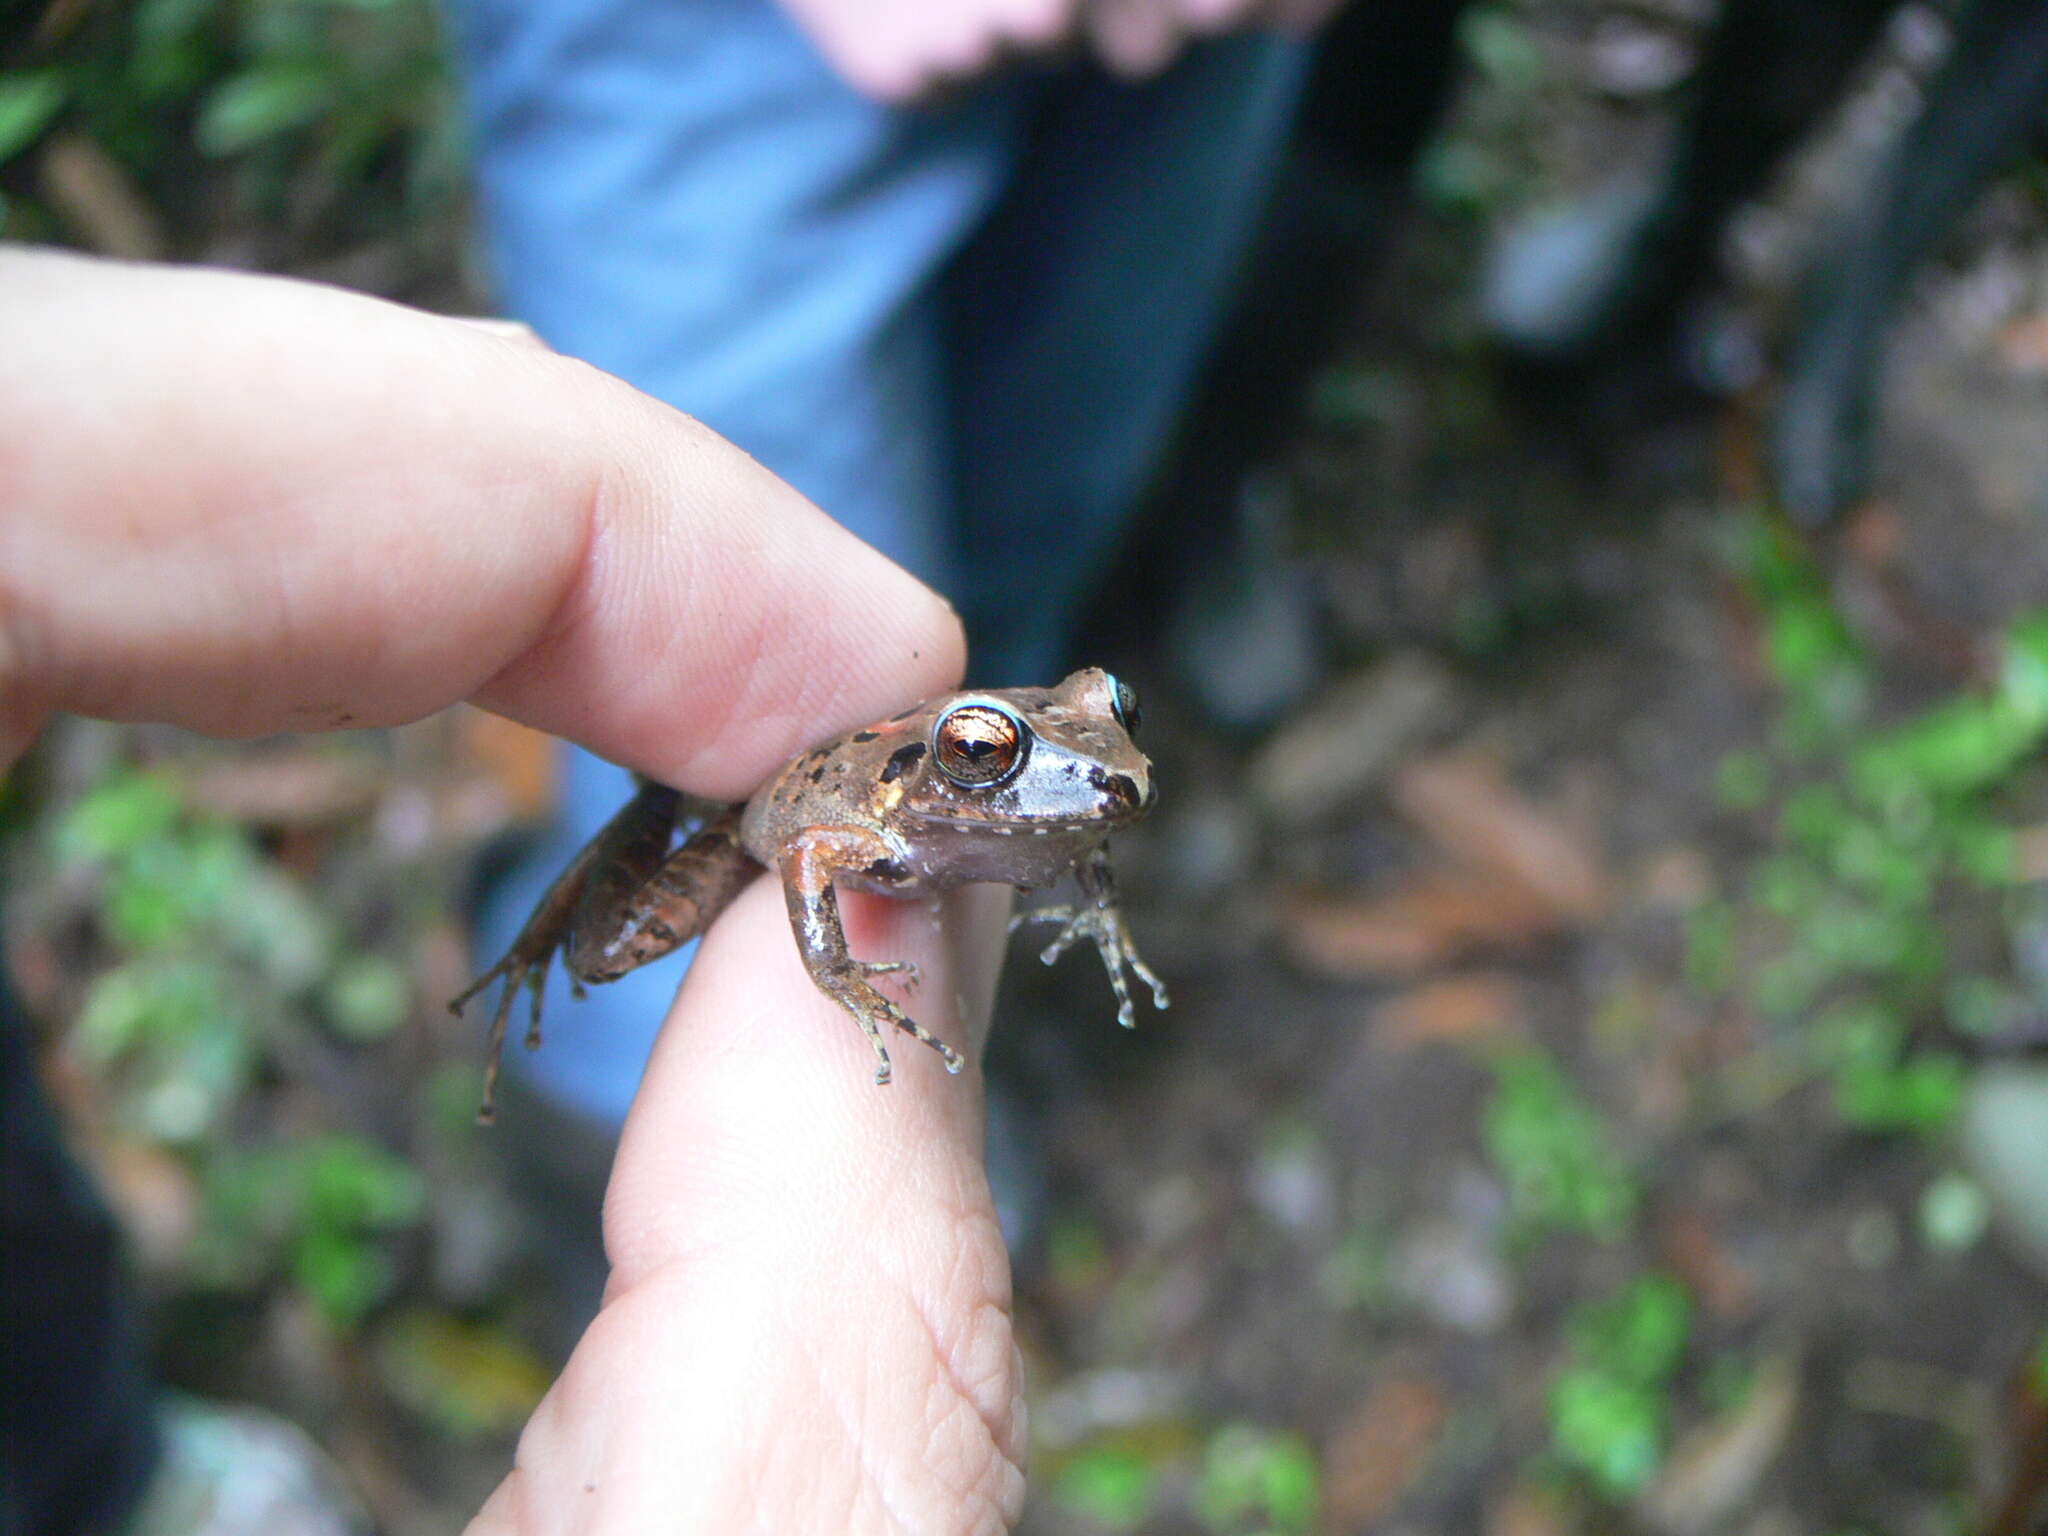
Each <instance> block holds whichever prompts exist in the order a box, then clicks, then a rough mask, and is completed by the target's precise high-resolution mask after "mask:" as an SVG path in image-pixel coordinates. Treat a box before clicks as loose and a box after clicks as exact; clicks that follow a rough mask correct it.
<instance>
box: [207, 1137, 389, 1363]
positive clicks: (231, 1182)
mask: <svg viewBox="0 0 2048 1536" xmlns="http://www.w3.org/2000/svg"><path fill="white" fill-rule="evenodd" d="M203 1187H204V1193H205V1222H204V1225H203V1228H202V1230H201V1232H200V1234H199V1238H198V1244H197V1246H198V1253H197V1264H196V1268H197V1269H198V1271H199V1273H200V1274H201V1275H202V1277H204V1278H206V1279H209V1280H211V1281H212V1282H213V1283H214V1284H217V1285H221V1286H225V1287H228V1288H231V1289H241V1290H249V1289H254V1288H256V1287H258V1286H260V1285H262V1284H263V1283H265V1282H266V1281H268V1280H270V1279H271V1278H272V1277H273V1276H274V1275H276V1274H278V1273H280V1272H281V1273H283V1274H286V1275H288V1276H289V1277H290V1278H291V1280H292V1282H293V1284H294V1285H296V1286H297V1287H298V1289H299V1290H300V1291H302V1292H303V1293H304V1294H305V1295H306V1296H307V1298H308V1299H310V1300H311V1301H312V1303H313V1304H314V1306H315V1307H316V1308H317V1309H318V1311H319V1312H320V1314H321V1316H323V1317H324V1318H326V1319H327V1321H328V1323H329V1324H330V1325H332V1326H333V1327H335V1328H337V1329H341V1330H347V1329H352V1328H354V1327H355V1326H356V1325H357V1324H358V1323H360V1322H361V1321H362V1320H363V1318H364V1317H365V1316H366V1315H367V1314H368V1313H369V1311H370V1309H371V1308H372V1307H374V1306H375V1305H376V1304H377V1302H379V1301H381V1300H382V1299H383V1298H384V1295H385V1293H386V1292H387V1291H388V1290H389V1288H390V1285H391V1281H392V1276H393V1266H392V1262H391V1256H390V1253H389V1250H388V1246H387V1242H386V1239H387V1237H388V1236H389V1235H390V1234H392V1233H395V1232H399V1231H402V1230H404V1229H405V1228H408V1227H410V1226H413V1225H414V1224H415V1223H417V1222H418V1221H419V1219H420V1217H421V1216H422V1214H423V1213H424V1211H425V1209H426V1188H425V1185H424V1184H423V1183H422V1182H421V1179H420V1176H419V1174H418V1173H417V1172H416V1171H415V1170H414V1169H413V1168H412V1166H411V1165H410V1164H408V1163H405V1162H403V1161H401V1160H400V1159H398V1158H396V1157H393V1156H392V1155H391V1154H390V1153H388V1152H385V1151H383V1150H382V1149H381V1148H378V1147H375V1146H372V1145H371V1144H370V1143H368V1142H366V1141H363V1140H361V1139H360V1138H358V1137H354V1136H325V1137H321V1138H318V1139H316V1140H313V1141H310V1142H306V1143H303V1144H299V1145H293V1146H280V1147H270V1148H262V1149H258V1150H254V1151H247V1150H239V1149H230V1150H223V1151H220V1152H217V1153H215V1154H213V1155H212V1156H211V1157H210V1158H209V1160H208V1162H207V1164H206V1167H205V1169H204V1179H203Z"/></svg>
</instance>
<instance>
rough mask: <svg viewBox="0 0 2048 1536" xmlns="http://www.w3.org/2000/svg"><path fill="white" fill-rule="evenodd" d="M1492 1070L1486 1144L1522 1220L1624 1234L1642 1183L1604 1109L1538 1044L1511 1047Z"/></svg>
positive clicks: (1541, 1226)
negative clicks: (1613, 1137)
mask: <svg viewBox="0 0 2048 1536" xmlns="http://www.w3.org/2000/svg"><path fill="white" fill-rule="evenodd" d="M1494 1070H1495V1083H1494V1092H1493V1097H1492V1099H1491V1100H1489V1101H1488V1103H1487V1106H1486V1115H1485V1121H1484V1130H1485V1135H1486V1146H1487V1150H1488V1152H1490V1153H1491V1154H1492V1157H1493V1161H1494V1163H1495V1165H1496V1166H1497V1167H1499V1169H1500V1171H1501V1173H1502V1175H1503V1176H1504V1177H1505V1178H1506V1180H1507V1185H1508V1198H1509V1203H1510V1205H1511V1206H1512V1207H1513V1209H1514V1213H1515V1217H1516V1219H1517V1221H1518V1222H1520V1223H1521V1224H1522V1225H1523V1226H1524V1228H1525V1229H1527V1230H1530V1231H1536V1232H1541V1231H1548V1230H1553V1229H1570V1230H1577V1231H1584V1232H1590V1233H1592V1234H1593V1235H1595V1236H1596V1237H1604V1238H1612V1237H1618V1236H1620V1235H1621V1233H1622V1231H1623V1230H1624V1229H1625V1228H1626V1227H1627V1225H1628V1222H1629V1218H1630V1217H1631V1216H1633V1215H1634V1214H1635V1208H1636V1186H1635V1181H1634V1180H1633V1179H1632V1178H1631V1177H1630V1175H1629V1171H1628V1167H1627V1165H1626V1164H1625V1163H1623V1162H1622V1160H1621V1158H1620V1156H1619V1154H1617V1153H1616V1152H1615V1150H1614V1147H1613V1145H1612V1143H1611V1141H1610V1140H1609V1137H1608V1134H1607V1127H1606V1125H1605V1124H1604V1123H1603V1122H1602V1121H1601V1119H1600V1117H1599V1115H1598V1114H1596V1113H1595V1112H1594V1110H1593V1109H1592V1108H1591V1106H1589V1105H1587V1104H1586V1103H1585V1102H1584V1101H1583V1100H1581V1099H1580V1098H1579V1097H1578V1095H1577V1094H1575V1093H1574V1092H1573V1091H1572V1087H1571V1085H1570V1084H1569V1083H1568V1082H1566V1081H1565V1078H1564V1075H1563V1074H1562V1073H1561V1072H1559V1071H1558V1069H1557V1067H1556V1066H1555V1065H1554V1064H1553V1063H1552V1062H1551V1061H1550V1059H1549V1058H1548V1057H1546V1056H1543V1055H1541V1054H1540V1053H1538V1052H1536V1051H1516V1052H1512V1053H1509V1054H1507V1055H1505V1056H1503V1057H1502V1058H1501V1059H1500V1060H1499V1061H1498V1062H1497V1063H1496V1064H1495V1068H1494Z"/></svg>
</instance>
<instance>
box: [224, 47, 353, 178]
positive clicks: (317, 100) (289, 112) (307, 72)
mask: <svg viewBox="0 0 2048 1536" xmlns="http://www.w3.org/2000/svg"><path fill="white" fill-rule="evenodd" d="M336 84H337V72H336V69H335V66H334V65H333V64H332V63H331V62H330V61H329V60H327V59H325V58H321V57H318V56H313V57H297V58H276V59H267V60H265V61H264V62H262V63H260V64H258V65H256V66H255V67H254V68H252V69H248V70H245V71H243V72H242V73H241V74H239V75H235V76H233V77H232V78H230V79H228V80H227V81H225V82H224V83H223V84H222V85H221V86H220V87H219V88H218V89H216V90H215V91H214V92H213V94H212V95H211V96H209V97H207V99H206V105H205V106H204V107H202V108H200V111H199V121H198V122H197V123H196V124H195V125H194V128H193V140H194V142H195V143H197V144H198V146H199V149H200V151H201V153H203V154H208V155H214V156H225V155H234V154H239V153H241V152H242V151H243V150H246V149H252V148H254V147H255V146H256V145H258V144H262V143H266V142H267V141H269V140H271V139H275V138H277V137H278V136H279V135H281V134H285V133H289V132H290V131H291V130H292V129H294V128H303V127H305V126H306V125H307V124H308V123H310V122H313V121H314V120H315V119H316V118H318V117H319V116H320V115H321V113H323V112H325V111H326V110H327V109H328V107H329V106H330V105H332V103H333V101H334V99H335V94H336Z"/></svg>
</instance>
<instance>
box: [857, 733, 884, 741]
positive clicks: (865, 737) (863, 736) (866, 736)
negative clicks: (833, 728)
mask: <svg viewBox="0 0 2048 1536" xmlns="http://www.w3.org/2000/svg"><path fill="white" fill-rule="evenodd" d="M880 734H881V732H879V731H855V732H854V733H853V739H854V740H855V741H873V740H874V739H875V738H876V737H877V736H879V735H880Z"/></svg>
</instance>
